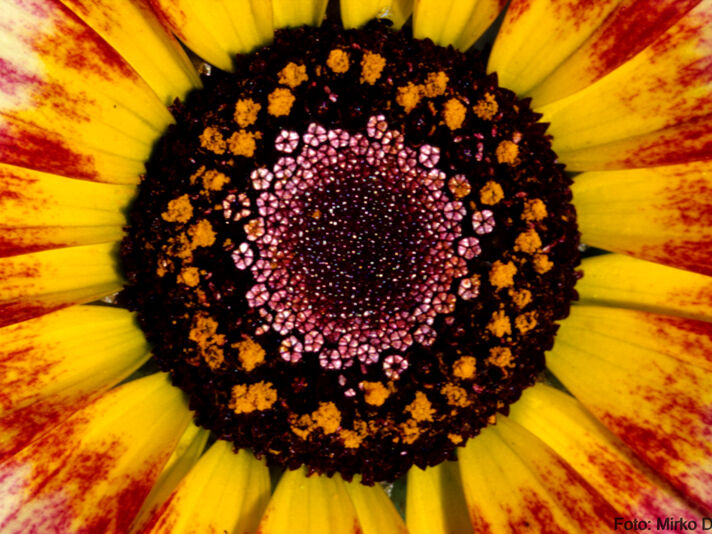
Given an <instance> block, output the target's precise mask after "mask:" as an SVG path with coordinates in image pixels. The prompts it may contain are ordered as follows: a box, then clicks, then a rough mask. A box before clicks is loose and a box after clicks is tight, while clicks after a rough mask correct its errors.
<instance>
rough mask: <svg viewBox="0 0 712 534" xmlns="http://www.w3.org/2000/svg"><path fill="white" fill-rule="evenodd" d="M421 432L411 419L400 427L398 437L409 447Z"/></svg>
mask: <svg viewBox="0 0 712 534" xmlns="http://www.w3.org/2000/svg"><path fill="white" fill-rule="evenodd" d="M421 433H422V432H421V430H420V429H419V428H418V423H417V422H416V421H415V420H413V419H408V420H407V421H406V422H405V423H401V425H400V435H401V439H402V440H403V443H405V444H406V445H410V444H411V443H413V442H415V440H417V439H418V438H419V437H420V434H421Z"/></svg>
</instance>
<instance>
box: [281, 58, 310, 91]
mask: <svg viewBox="0 0 712 534" xmlns="http://www.w3.org/2000/svg"><path fill="white" fill-rule="evenodd" d="M308 79H309V75H308V74H307V67H306V65H297V64H296V63H294V62H293V61H290V62H289V63H287V66H286V67H284V68H283V69H282V70H281V71H279V83H281V84H282V85H287V86H289V88H290V89H294V88H296V87H298V86H299V84H301V83H302V82H306V81H307V80H308Z"/></svg>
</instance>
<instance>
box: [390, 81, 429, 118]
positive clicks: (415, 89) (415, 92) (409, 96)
mask: <svg viewBox="0 0 712 534" xmlns="http://www.w3.org/2000/svg"><path fill="white" fill-rule="evenodd" d="M422 98H423V86H422V85H416V84H414V83H413V82H408V85H405V86H403V87H399V88H398V94H397V95H396V102H397V103H398V104H399V105H400V106H402V107H403V108H404V109H405V112H406V113H410V112H411V111H413V109H414V108H415V106H417V105H418V104H419V103H420V100H421V99H422Z"/></svg>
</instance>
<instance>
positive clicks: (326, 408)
mask: <svg viewBox="0 0 712 534" xmlns="http://www.w3.org/2000/svg"><path fill="white" fill-rule="evenodd" d="M311 418H312V420H313V421H314V424H315V425H316V426H317V427H319V428H321V429H322V431H323V432H324V434H333V433H334V432H336V431H337V430H339V427H340V426H341V412H340V411H339V409H338V408H337V407H336V405H335V404H334V403H333V402H320V403H319V409H317V410H316V411H314V412H312V414H311Z"/></svg>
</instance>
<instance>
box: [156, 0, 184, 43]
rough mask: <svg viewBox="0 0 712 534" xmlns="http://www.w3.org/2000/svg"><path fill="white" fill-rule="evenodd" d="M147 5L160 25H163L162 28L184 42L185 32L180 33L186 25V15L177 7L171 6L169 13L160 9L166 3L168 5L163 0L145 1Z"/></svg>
mask: <svg viewBox="0 0 712 534" xmlns="http://www.w3.org/2000/svg"><path fill="white" fill-rule="evenodd" d="M146 1H147V2H148V4H149V5H150V6H151V8H152V9H153V12H154V13H155V14H156V17H157V18H158V20H159V21H160V23H161V24H162V25H163V27H164V28H166V29H167V30H168V31H169V32H172V33H174V34H175V36H176V37H178V38H179V39H181V40H182V41H185V40H186V37H185V32H183V31H181V30H182V28H185V24H186V19H187V16H186V14H185V13H184V12H183V11H181V10H180V9H179V8H178V6H177V5H174V6H172V8H171V10H170V11H171V12H170V13H168V10H166V9H164V8H163V7H161V4H163V5H165V4H166V3H168V4H170V2H166V1H165V0H146Z"/></svg>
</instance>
